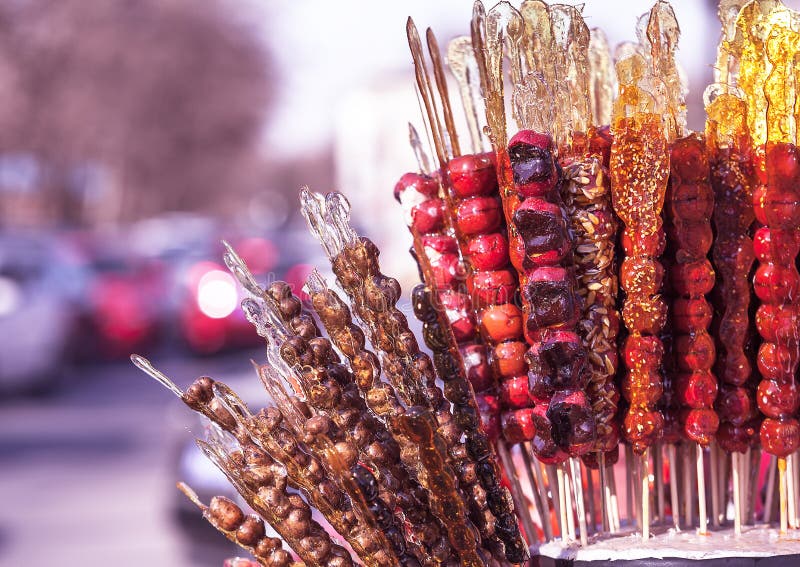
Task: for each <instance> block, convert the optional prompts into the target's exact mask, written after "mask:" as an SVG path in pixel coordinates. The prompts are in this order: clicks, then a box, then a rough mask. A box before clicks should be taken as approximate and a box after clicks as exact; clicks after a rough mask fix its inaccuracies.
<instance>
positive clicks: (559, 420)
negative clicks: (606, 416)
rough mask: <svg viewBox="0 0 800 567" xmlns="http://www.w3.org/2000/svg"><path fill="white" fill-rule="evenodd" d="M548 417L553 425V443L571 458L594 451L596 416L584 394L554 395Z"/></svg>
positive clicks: (560, 393)
mask: <svg viewBox="0 0 800 567" xmlns="http://www.w3.org/2000/svg"><path fill="white" fill-rule="evenodd" d="M547 417H548V418H549V419H550V423H552V424H553V441H554V442H555V443H556V445H558V446H559V447H561V449H562V450H564V451H566V452H567V453H569V455H570V456H571V457H579V456H581V455H583V454H584V453H587V452H588V451H590V450H591V449H592V446H593V445H594V438H595V423H594V416H593V415H592V412H591V408H590V407H589V403H588V401H587V400H586V395H585V394H584V393H583V392H580V391H572V392H559V393H557V394H556V395H554V396H553V399H552V401H551V402H550V406H549V407H548V408H547Z"/></svg>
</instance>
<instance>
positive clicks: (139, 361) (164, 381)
mask: <svg viewBox="0 0 800 567" xmlns="http://www.w3.org/2000/svg"><path fill="white" fill-rule="evenodd" d="M131 362H133V365H134V366H135V367H136V368H138V369H139V370H141V371H142V372H144V373H145V374H147V375H148V376H150V377H151V378H153V379H154V380H155V381H156V382H158V383H159V384H161V385H162V386H164V387H165V388H166V389H168V390H169V391H170V392H172V393H173V394H175V395H176V396H178V397H179V398H181V399H183V391H182V390H181V389H180V388H178V386H176V385H175V382H173V381H172V380H170V379H169V378H168V377H167V375H166V374H164V373H163V372H161V371H160V370H158V369H157V368H156V367H155V366H153V363H152V362H150V361H149V360H147V359H146V358H145V357H143V356H141V355H139V354H132V355H131Z"/></svg>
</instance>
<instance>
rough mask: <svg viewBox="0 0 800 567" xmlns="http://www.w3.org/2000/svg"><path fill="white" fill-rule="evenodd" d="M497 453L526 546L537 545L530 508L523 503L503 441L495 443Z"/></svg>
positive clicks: (517, 481) (514, 471) (520, 486)
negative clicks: (504, 472) (526, 541)
mask: <svg viewBox="0 0 800 567" xmlns="http://www.w3.org/2000/svg"><path fill="white" fill-rule="evenodd" d="M497 452H498V454H499V455H500V460H501V461H502V462H503V467H504V468H505V469H506V476H507V477H508V481H509V484H510V485H511V499H512V500H513V501H514V507H515V508H516V510H517V515H518V516H519V519H520V521H521V522H522V527H523V529H524V530H525V535H527V536H528V538H527V540H528V545H529V546H530V545H531V544H533V543H539V536H538V535H537V533H536V527H535V526H534V525H533V518H531V511H530V508H528V503H527V502H526V501H525V495H524V494H523V493H522V485H520V483H519V477H518V476H517V469H516V467H515V466H514V461H513V460H512V459H511V454H510V453H509V452H508V447H506V444H505V441H503V440H502V439H499V440H498V441H497Z"/></svg>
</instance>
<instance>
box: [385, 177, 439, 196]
mask: <svg viewBox="0 0 800 567" xmlns="http://www.w3.org/2000/svg"><path fill="white" fill-rule="evenodd" d="M438 194H439V181H438V180H437V179H436V178H434V177H431V176H430V175H423V174H421V173H406V174H404V175H403V176H402V177H401V178H400V180H399V181H398V182H397V184H396V185H395V186H394V198H395V199H397V200H398V201H399V202H400V203H404V202H406V201H407V200H410V199H419V198H420V196H421V197H422V198H423V200H426V199H432V198H434V197H436V196H437V195H438Z"/></svg>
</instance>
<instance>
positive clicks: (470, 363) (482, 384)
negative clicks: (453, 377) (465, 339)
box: [459, 344, 494, 392]
mask: <svg viewBox="0 0 800 567" xmlns="http://www.w3.org/2000/svg"><path fill="white" fill-rule="evenodd" d="M459 351H460V352H461V359H462V360H463V361H464V370H465V371H466V374H467V379H468V380H469V382H470V384H472V388H473V389H474V390H475V391H476V392H484V391H486V390H488V389H489V388H491V387H492V386H493V385H494V375H493V373H492V369H491V366H490V365H489V361H488V360H487V358H486V348H485V347H484V346H483V345H475V344H471V345H464V346H462V347H460V348H459Z"/></svg>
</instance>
